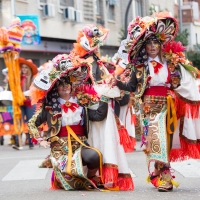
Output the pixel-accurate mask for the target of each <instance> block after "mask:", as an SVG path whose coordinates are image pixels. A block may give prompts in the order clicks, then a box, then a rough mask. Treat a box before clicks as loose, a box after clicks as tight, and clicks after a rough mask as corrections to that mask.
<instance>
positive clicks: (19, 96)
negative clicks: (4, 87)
mask: <svg viewBox="0 0 200 200" xmlns="http://www.w3.org/2000/svg"><path fill="white" fill-rule="evenodd" d="M3 55H4V61H5V64H6V67H7V68H8V77H9V85H10V90H11V92H12V96H13V101H12V106H13V119H14V120H13V121H14V129H15V133H17V134H20V133H21V132H22V129H23V126H21V121H22V113H21V109H20V106H22V105H23V104H24V100H25V96H24V94H23V92H22V89H21V80H20V66H19V62H18V52H13V51H11V52H5V53H4V54H3Z"/></svg>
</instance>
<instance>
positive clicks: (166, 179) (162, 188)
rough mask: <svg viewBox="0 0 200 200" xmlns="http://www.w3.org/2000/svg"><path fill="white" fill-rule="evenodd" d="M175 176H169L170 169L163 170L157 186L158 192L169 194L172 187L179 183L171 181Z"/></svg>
mask: <svg viewBox="0 0 200 200" xmlns="http://www.w3.org/2000/svg"><path fill="white" fill-rule="evenodd" d="M173 178H175V176H172V175H171V172H170V168H167V169H165V170H163V171H162V172H161V174H160V181H159V186H158V191H159V192H170V191H172V190H173V186H175V187H178V186H179V183H178V182H175V181H174V180H173Z"/></svg>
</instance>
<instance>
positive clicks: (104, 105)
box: [88, 96, 109, 121]
mask: <svg viewBox="0 0 200 200" xmlns="http://www.w3.org/2000/svg"><path fill="white" fill-rule="evenodd" d="M108 100H109V98H107V97H104V96H102V97H101V101H100V102H99V107H98V109H97V110H91V109H88V115H89V120H90V121H102V120H104V119H105V118H106V116H107V111H108Z"/></svg>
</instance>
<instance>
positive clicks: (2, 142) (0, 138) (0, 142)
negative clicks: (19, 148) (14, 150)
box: [0, 136, 4, 145]
mask: <svg viewBox="0 0 200 200" xmlns="http://www.w3.org/2000/svg"><path fill="white" fill-rule="evenodd" d="M0 144H1V145H4V138H3V136H0Z"/></svg>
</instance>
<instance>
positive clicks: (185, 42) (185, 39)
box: [175, 29, 189, 46]
mask: <svg viewBox="0 0 200 200" xmlns="http://www.w3.org/2000/svg"><path fill="white" fill-rule="evenodd" d="M188 36H189V33H188V30H187V29H184V30H183V31H182V33H179V34H177V36H176V38H175V41H177V42H179V41H180V42H181V43H182V45H183V46H187V45H188Z"/></svg>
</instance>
